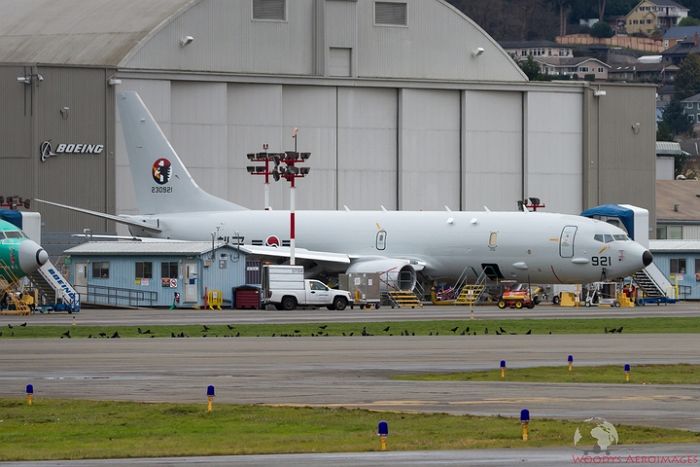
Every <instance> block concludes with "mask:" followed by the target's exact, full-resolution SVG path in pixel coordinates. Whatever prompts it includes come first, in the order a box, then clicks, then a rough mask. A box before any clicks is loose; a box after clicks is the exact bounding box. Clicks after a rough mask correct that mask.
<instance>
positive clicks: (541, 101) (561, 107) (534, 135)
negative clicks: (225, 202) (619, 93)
mask: <svg viewBox="0 0 700 467" xmlns="http://www.w3.org/2000/svg"><path fill="white" fill-rule="evenodd" d="M582 106H583V96H582V95H581V94H573V93H569V94H562V93H553V92H528V93H527V122H528V132H527V170H526V174H527V177H526V190H525V193H524V194H525V196H528V197H529V196H535V197H538V198H540V199H542V200H543V201H544V202H545V203H546V205H547V211H553V212H569V213H578V211H580V210H581V208H582V207H583V163H582V160H581V155H582V153H583V112H582ZM563 194H566V195H565V196H562V195H563Z"/></svg>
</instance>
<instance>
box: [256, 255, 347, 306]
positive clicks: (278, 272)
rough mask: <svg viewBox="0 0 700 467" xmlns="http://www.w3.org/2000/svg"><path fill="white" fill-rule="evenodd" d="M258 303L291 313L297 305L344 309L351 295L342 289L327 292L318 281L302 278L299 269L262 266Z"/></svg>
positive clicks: (323, 285) (302, 270)
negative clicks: (261, 282) (261, 296)
mask: <svg viewBox="0 0 700 467" xmlns="http://www.w3.org/2000/svg"><path fill="white" fill-rule="evenodd" d="M262 301H263V305H267V304H271V305H274V306H275V308H277V309H278V310H294V309H296V308H297V307H298V306H313V307H320V306H325V307H327V308H328V309H329V310H344V309H345V307H347V306H348V304H350V303H352V296H351V295H350V292H347V291H345V290H335V289H330V288H328V286H326V285H325V284H324V283H323V282H321V281H317V280H313V279H304V268H303V267H301V266H264V267H263V300H262Z"/></svg>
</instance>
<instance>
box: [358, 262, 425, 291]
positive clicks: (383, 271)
mask: <svg viewBox="0 0 700 467" xmlns="http://www.w3.org/2000/svg"><path fill="white" fill-rule="evenodd" d="M346 273H347V274H350V273H366V274H374V273H377V274H379V281H380V282H379V283H380V287H381V289H382V290H386V289H398V290H413V289H414V288H415V287H416V280H417V274H416V269H415V268H414V267H413V265H412V264H411V263H410V261H409V260H402V259H374V260H366V261H358V262H356V263H353V264H351V265H350V267H349V268H348V269H347V271H346Z"/></svg>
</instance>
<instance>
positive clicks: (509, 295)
mask: <svg viewBox="0 0 700 467" xmlns="http://www.w3.org/2000/svg"><path fill="white" fill-rule="evenodd" d="M505 307H510V308H517V309H518V310H519V309H521V308H522V307H526V308H529V309H532V308H535V302H534V301H533V300H532V297H531V296H530V292H529V291H528V290H527V289H524V290H506V291H504V292H503V295H501V298H500V299H499V300H498V308H500V309H501V310H502V309H504V308H505Z"/></svg>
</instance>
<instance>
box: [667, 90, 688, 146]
mask: <svg viewBox="0 0 700 467" xmlns="http://www.w3.org/2000/svg"><path fill="white" fill-rule="evenodd" d="M662 125H663V126H664V130H666V131H667V130H670V131H671V133H672V134H673V135H674V136H675V135H680V134H686V133H690V131H691V130H692V129H693V124H692V123H691V122H690V120H688V117H687V116H686V115H685V114H683V104H681V102H680V101H679V100H677V99H674V100H672V101H671V102H670V103H669V104H668V107H666V110H665V111H664V118H663V121H662V122H661V125H659V130H661V127H662ZM665 136H667V135H665ZM666 140H667V141H669V139H666Z"/></svg>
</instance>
